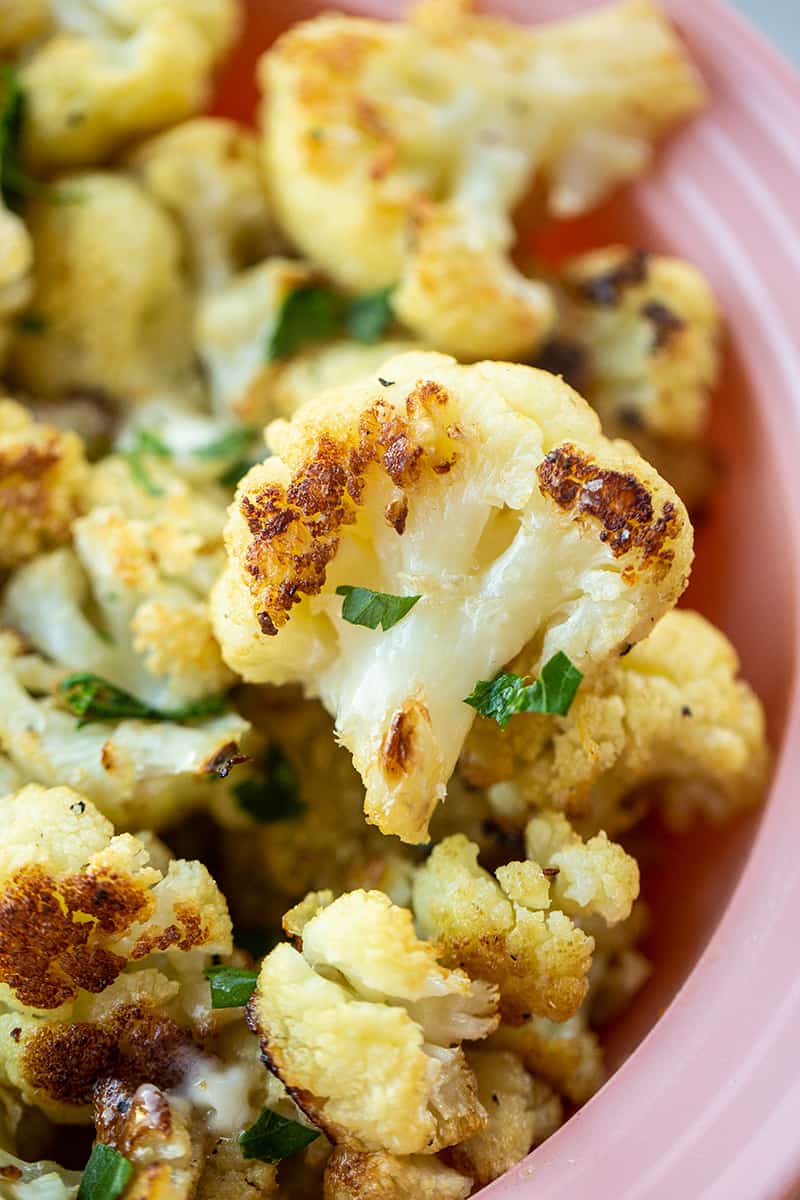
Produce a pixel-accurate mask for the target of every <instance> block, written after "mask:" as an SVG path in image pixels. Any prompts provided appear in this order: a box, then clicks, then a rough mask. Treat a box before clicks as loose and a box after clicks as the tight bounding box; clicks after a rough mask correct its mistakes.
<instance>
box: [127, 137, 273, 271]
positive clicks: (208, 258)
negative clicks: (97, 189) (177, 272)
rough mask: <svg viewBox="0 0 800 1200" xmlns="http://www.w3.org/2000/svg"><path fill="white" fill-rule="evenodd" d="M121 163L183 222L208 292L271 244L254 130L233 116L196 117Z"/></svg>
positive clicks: (192, 257) (257, 259)
mask: <svg viewBox="0 0 800 1200" xmlns="http://www.w3.org/2000/svg"><path fill="white" fill-rule="evenodd" d="M126 165H127V166H128V167H130V168H131V169H132V170H133V171H134V172H135V174H136V175H137V177H138V178H139V179H140V181H141V182H142V184H143V185H144V187H145V188H146V189H147V191H148V192H149V193H150V195H151V196H153V198H154V199H155V200H157V201H158V202H159V203H160V204H162V205H163V206H164V208H166V209H167V210H168V211H169V212H170V213H172V215H173V217H174V218H175V219H176V221H177V222H178V224H179V225H180V227H181V230H182V232H183V236H184V242H185V245H186V249H187V251H188V255H189V259H190V263H191V267H192V275H193V277H194V280H195V283H196V285H197V286H198V288H199V289H201V290H203V291H205V290H214V289H217V288H219V287H222V286H223V285H224V284H226V283H228V282H229V281H230V280H231V279H232V278H233V276H234V275H236V274H237V273H238V272H239V271H242V270H244V269H245V268H246V267H251V266H254V265H255V264H256V263H257V262H260V261H261V259H262V258H264V257H266V255H267V254H268V252H269V250H270V249H271V246H272V228H271V222H270V219H269V213H268V206H267V198H266V188H265V184H264V180H263V179H262V175H261V164H260V161H259V155H258V146H257V143H256V139H255V136H254V134H252V133H250V132H249V131H248V130H246V129H243V128H242V127H241V126H240V125H238V124H236V122H234V121H226V120H223V119H221V118H219V117H196V118H195V119H194V120H192V121H185V122H184V123H183V124H181V125H176V126H175V128H174V129H170V130H168V131H167V132H166V133H162V134H159V136H158V137H155V138H152V139H151V140H150V141H147V142H144V143H143V144H142V145H140V146H137V147H136V149H135V150H134V151H132V152H131V153H130V154H129V155H128V157H127V159H126Z"/></svg>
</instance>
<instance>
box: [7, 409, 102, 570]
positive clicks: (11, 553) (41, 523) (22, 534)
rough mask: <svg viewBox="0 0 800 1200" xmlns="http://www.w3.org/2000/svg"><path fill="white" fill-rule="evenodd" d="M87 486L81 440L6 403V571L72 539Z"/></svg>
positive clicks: (86, 471) (86, 469)
mask: <svg viewBox="0 0 800 1200" xmlns="http://www.w3.org/2000/svg"><path fill="white" fill-rule="evenodd" d="M87 482H88V468H87V466H86V460H85V457H84V452H83V445H82V443H81V440H80V438H78V437H77V436H76V435H75V434H74V433H67V432H61V431H60V430H58V429H55V428H53V427H52V426H51V425H43V424H39V423H38V422H36V421H34V420H33V418H32V417H31V414H30V413H29V412H27V411H26V410H25V409H24V408H23V407H22V406H21V405H19V404H15V403H14V402H13V401H12V400H0V570H4V569H5V570H7V569H8V568H9V567H14V566H16V565H17V564H18V563H22V562H25V560H26V559H29V558H32V557H33V555H35V554H37V553H38V552H39V551H41V550H45V549H47V548H49V547H51V546H55V545H58V544H59V543H60V542H65V541H66V540H67V539H68V538H69V533H70V525H71V523H72V521H73V519H74V518H75V517H76V516H77V515H78V514H79V512H80V511H81V507H82V504H83V497H84V492H85V489H86V486H87Z"/></svg>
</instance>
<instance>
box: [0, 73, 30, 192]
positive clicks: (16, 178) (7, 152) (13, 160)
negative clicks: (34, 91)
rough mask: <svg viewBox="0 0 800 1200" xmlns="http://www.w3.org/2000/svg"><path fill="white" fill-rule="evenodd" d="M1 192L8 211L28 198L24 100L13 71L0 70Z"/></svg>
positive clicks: (16, 76) (17, 78) (17, 77)
mask: <svg viewBox="0 0 800 1200" xmlns="http://www.w3.org/2000/svg"><path fill="white" fill-rule="evenodd" d="M0 87H2V100H0V192H2V195H3V200H4V201H5V203H6V204H7V206H8V207H9V208H10V209H16V208H18V207H19V204H20V201H21V200H22V199H23V197H24V196H25V195H27V191H28V188H27V176H26V175H25V172H24V171H23V169H22V121H23V117H24V111H25V97H24V96H23V93H22V88H21V87H20V84H19V76H18V75H17V72H16V71H15V69H14V68H13V67H11V66H8V65H7V64H6V65H4V66H3V67H1V68H0Z"/></svg>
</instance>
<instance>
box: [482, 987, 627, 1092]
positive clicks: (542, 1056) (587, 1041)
mask: <svg viewBox="0 0 800 1200" xmlns="http://www.w3.org/2000/svg"><path fill="white" fill-rule="evenodd" d="M487 1049H491V1050H505V1051H511V1052H512V1053H513V1054H514V1055H515V1056H517V1057H518V1058H519V1059H520V1060H521V1061H522V1062H523V1063H524V1064H525V1067H526V1068H527V1069H528V1071H530V1072H531V1074H533V1075H535V1076H538V1077H539V1078H540V1079H543V1080H546V1081H547V1083H549V1084H550V1085H551V1086H552V1087H553V1088H555V1090H556V1091H557V1092H559V1094H560V1095H562V1096H564V1097H565V1098H566V1099H567V1100H569V1101H571V1102H572V1103H573V1104H584V1103H585V1102H586V1101H587V1100H589V1099H590V1098H591V1097H592V1096H593V1095H594V1094H595V1092H596V1091H598V1090H599V1088H600V1087H601V1086H602V1084H603V1083H604V1081H605V1065H604V1062H603V1051H602V1048H601V1046H600V1040H599V1038H598V1036H597V1034H596V1033H595V1032H593V1031H592V1030H590V1029H589V1028H588V1024H587V1013H586V1006H585V1005H583V1006H582V1007H581V1009H580V1010H579V1011H578V1012H577V1013H576V1014H575V1016H574V1017H570V1019H569V1020H568V1021H551V1020H549V1019H548V1018H547V1017H531V1018H530V1020H529V1021H526V1022H525V1023H524V1024H523V1025H509V1024H507V1023H506V1022H503V1024H501V1025H500V1027H499V1029H498V1030H497V1032H496V1033H493V1034H492V1036H491V1038H490V1039H489V1041H488V1042H487Z"/></svg>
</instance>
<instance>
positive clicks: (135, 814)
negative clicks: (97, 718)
mask: <svg viewBox="0 0 800 1200" xmlns="http://www.w3.org/2000/svg"><path fill="white" fill-rule="evenodd" d="M63 677H64V670H63V668H56V667H54V666H52V665H51V664H47V663H45V662H44V661H43V660H42V659H41V658H38V657H37V656H35V655H31V654H24V653H22V652H21V647H20V644H19V641H18V639H17V637H16V635H14V634H8V633H6V634H0V795H4V794H5V793H6V792H9V791H13V790H14V789H15V788H17V787H20V786H21V785H22V783H24V782H25V783H27V782H36V783H40V784H45V785H49V786H55V785H56V784H59V783H68V784H69V785H70V786H72V787H75V788H77V789H79V790H80V791H81V792H82V793H83V794H84V795H86V796H87V797H89V798H90V799H91V800H92V802H93V803H94V804H96V805H97V807H98V808H99V809H100V811H101V812H102V813H103V815H104V816H105V817H108V818H109V819H110V820H112V821H113V822H114V824H115V825H116V826H117V827H119V828H123V829H140V828H142V827H143V826H146V827H148V828H151V829H163V828H165V827H166V826H170V825H172V824H174V822H175V821H176V820H178V818H179V817H181V816H183V815H184V814H185V813H187V812H188V811H190V810H191V809H193V808H199V807H203V806H205V805H207V804H209V803H210V797H209V795H208V791H209V790H210V789H211V787H212V783H211V782H210V781H212V780H215V779H216V777H217V773H219V772H222V773H225V772H227V771H228V770H229V769H230V764H231V763H232V762H235V761H237V760H238V758H239V750H238V747H239V743H240V742H241V741H242V739H243V738H244V737H245V735H246V734H247V732H248V729H249V726H248V724H247V722H246V721H244V720H243V719H242V718H241V717H239V716H238V715H237V714H236V713H234V712H229V713H225V714H223V715H221V716H218V717H207V718H205V719H204V720H200V721H196V722H194V723H193V724H191V725H183V724H178V723H176V722H174V721H168V720H163V721H139V720H132V719H131V720H118V721H115V722H114V723H113V724H110V723H108V722H94V723H92V724H89V725H86V726H84V727H82V726H81V722H80V720H79V719H78V718H77V717H75V716H73V715H72V714H71V713H68V712H66V711H65V710H64V709H63V708H62V707H60V705H59V702H58V701H57V700H56V699H55V698H54V696H53V693H55V692H56V691H57V689H58V686H59V683H60V682H61V680H62V679H63ZM213 786H222V785H221V784H218V785H213Z"/></svg>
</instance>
